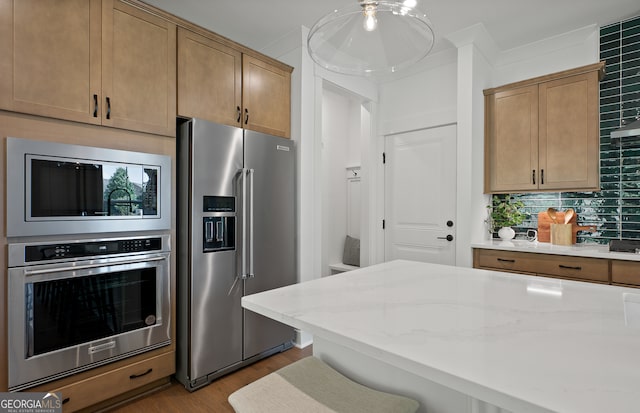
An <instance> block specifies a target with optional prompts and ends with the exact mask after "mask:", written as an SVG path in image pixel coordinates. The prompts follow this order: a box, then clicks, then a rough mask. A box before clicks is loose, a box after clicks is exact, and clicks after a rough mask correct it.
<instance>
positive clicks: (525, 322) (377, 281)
mask: <svg viewBox="0 0 640 413" xmlns="http://www.w3.org/2000/svg"><path fill="white" fill-rule="evenodd" d="M242 305H243V306H244V307H245V308H247V309H249V310H252V311H255V312H257V313H259V314H262V315H265V316H267V317H270V318H273V319H276V320H279V321H281V322H283V323H285V324H288V325H291V326H294V327H296V328H299V329H302V330H304V331H307V332H309V333H311V334H314V335H318V336H321V337H324V338H326V339H329V340H332V341H334V342H336V343H338V344H342V345H344V346H347V347H349V348H352V349H354V350H357V351H359V352H361V353H362V354H365V355H368V356H370V357H374V358H375V359H378V360H380V361H383V362H387V363H389V364H391V365H395V366H397V367H399V368H401V369H404V370H406V371H409V372H411V373H413V374H417V375H419V376H421V377H425V378H427V379H430V380H433V381H435V382H437V383H440V384H443V385H445V386H447V387H450V388H453V389H455V390H458V391H460V392H462V393H465V394H468V395H470V396H472V397H475V398H478V399H480V400H484V401H486V402H489V403H492V404H494V405H496V406H500V407H503V408H505V409H508V410H511V411H513V412H523V411H529V412H535V411H557V412H563V413H564V412H566V413H572V412H575V413H589V412H593V413H602V412H621V413H622V412H636V411H640V391H639V390H638V389H639V387H638V386H639V385H640V293H639V292H638V290H636V289H630V288H623V287H616V286H608V285H599V284H590V283H582V282H574V281H567V280H558V279H546V278H541V277H529V276H526V275H518V274H506V273H501V272H495V271H486V270H479V269H472V268H462V267H450V266H442V265H435V264H425V263H417V262H412V261H392V262H389V263H384V264H379V265H375V266H371V267H367V268H363V269H360V270H355V271H350V272H347V273H342V274H338V275H334V276H330V277H325V278H321V279H318V280H313V281H309V282H305V283H301V284H295V285H291V286H287V287H283V288H279V289H275V290H271V291H266V292H263V293H259V294H255V295H250V296H246V297H244V298H243V299H242Z"/></svg>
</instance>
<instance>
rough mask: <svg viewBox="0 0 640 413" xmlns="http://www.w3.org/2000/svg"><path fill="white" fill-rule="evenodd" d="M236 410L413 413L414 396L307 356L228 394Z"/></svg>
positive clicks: (244, 412) (241, 412) (262, 412)
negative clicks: (367, 384)
mask: <svg viewBox="0 0 640 413" xmlns="http://www.w3.org/2000/svg"><path fill="white" fill-rule="evenodd" d="M229 403H231V406H232V407H233V409H234V410H235V411H236V412H237V413H267V412H268V413H301V412H314V413H415V411H416V410H418V407H419V404H418V402H417V401H415V400H413V399H409V398H407V397H403V396H398V395H395V394H390V393H384V392H381V391H377V390H373V389H370V388H368V387H365V386H363V385H361V384H358V383H355V382H353V381H351V380H349V379H348V378H346V377H345V376H343V375H342V374H340V373H338V372H337V371H335V370H334V369H332V368H331V367H329V366H328V365H326V364H325V363H323V362H322V361H321V360H320V359H318V358H315V357H306V358H304V359H302V360H299V361H296V362H295V363H292V364H290V365H288V366H286V367H283V368H281V369H280V370H278V371H276V372H273V373H271V374H269V375H267V376H264V377H262V378H261V379H258V380H256V381H254V382H253V383H250V384H248V385H246V386H245V387H243V388H241V389H239V390H237V391H236V392H234V393H232V394H231V395H230V396H229Z"/></svg>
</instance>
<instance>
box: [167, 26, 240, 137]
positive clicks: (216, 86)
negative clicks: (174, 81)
mask: <svg viewBox="0 0 640 413" xmlns="http://www.w3.org/2000/svg"><path fill="white" fill-rule="evenodd" d="M241 100H242V53H241V52H239V51H237V50H235V49H232V48H230V47H227V46H225V45H222V44H220V43H218V42H216V41H214V40H211V39H208V38H206V37H204V36H201V35H199V34H196V33H193V32H190V31H188V30H185V29H182V28H178V115H179V116H183V117H187V118H192V117H193V118H201V119H206V120H209V121H212V122H217V123H222V124H225V125H231V126H240V125H241V111H242V102H241Z"/></svg>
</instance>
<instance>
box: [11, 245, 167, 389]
mask: <svg viewBox="0 0 640 413" xmlns="http://www.w3.org/2000/svg"><path fill="white" fill-rule="evenodd" d="M169 241H170V236H169V235H148V236H144V237H126V238H109V239H87V240H82V241H59V242H54V241H46V242H38V243H35V242H32V243H11V244H9V249H8V252H9V257H8V258H9V271H8V278H9V279H8V294H7V296H8V305H7V308H8V330H9V331H10V334H9V359H8V364H9V390H11V391H17V390H22V389H25V388H29V387H33V386H35V385H38V384H41V383H45V382H47V381H51V380H55V379H58V378H60V377H64V376H67V375H70V374H73V373H76V372H78V371H82V370H87V369H89V368H92V367H95V366H99V365H102V364H106V363H110V362H112V361H115V360H118V359H121V358H125V357H129V356H131V355H134V354H138V353H142V352H145V351H149V350H151V349H154V348H158V347H162V346H165V345H168V344H170V342H171V337H170V316H171V303H170V295H169V294H170V286H169V282H170V277H169V271H170V266H169V252H170V249H171V248H170V243H169Z"/></svg>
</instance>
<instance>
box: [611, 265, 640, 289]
mask: <svg viewBox="0 0 640 413" xmlns="http://www.w3.org/2000/svg"><path fill="white" fill-rule="evenodd" d="M611 282H612V283H619V284H629V285H637V286H640V262H635V261H611Z"/></svg>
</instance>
